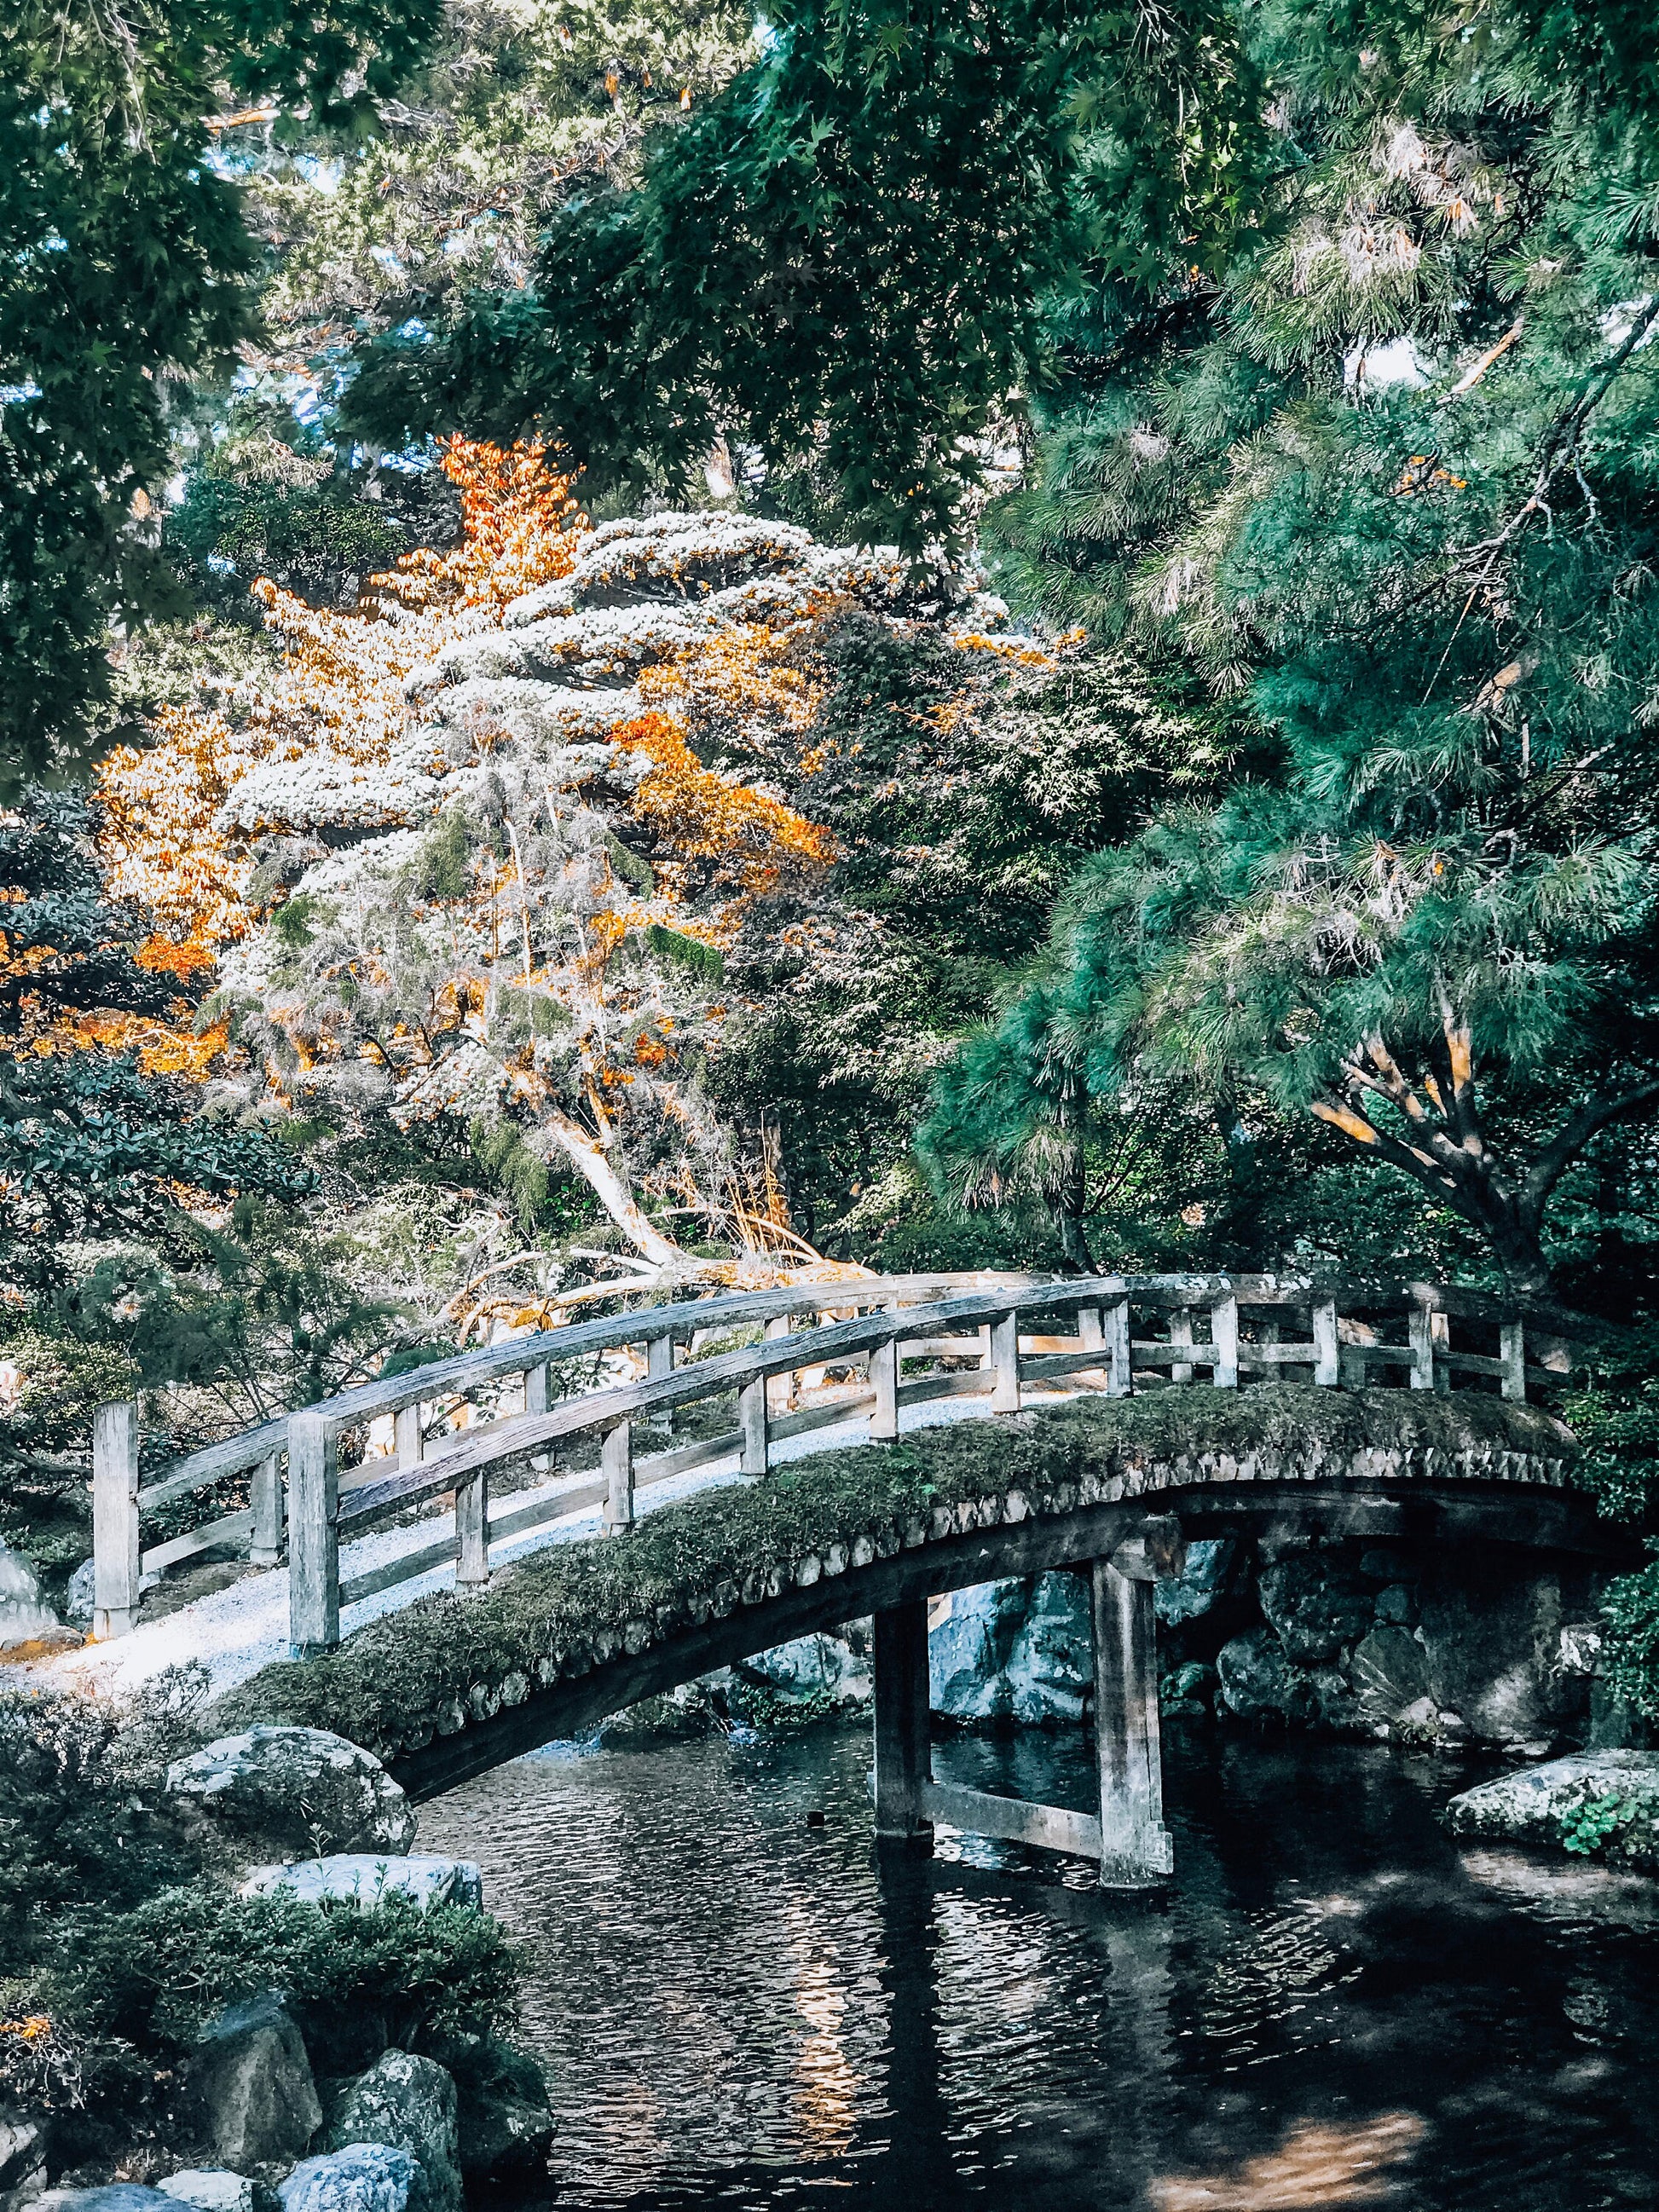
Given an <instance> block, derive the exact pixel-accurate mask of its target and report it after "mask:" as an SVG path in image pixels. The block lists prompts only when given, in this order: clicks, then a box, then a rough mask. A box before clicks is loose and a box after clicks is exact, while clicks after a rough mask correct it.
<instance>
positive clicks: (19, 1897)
mask: <svg viewBox="0 0 1659 2212" xmlns="http://www.w3.org/2000/svg"><path fill="white" fill-rule="evenodd" d="M204 1680H205V1677H204V1674H203V1673H202V1670H200V1669H196V1670H193V1671H192V1670H185V1671H184V1672H182V1673H179V1674H174V1675H173V1676H170V1677H163V1678H161V1680H159V1681H158V1682H156V1683H155V1684H152V1685H151V1686H149V1689H148V1690H147V1691H146V1692H145V1693H144V1694H143V1697H142V1699H138V1700H136V1701H133V1702H131V1703H128V1704H126V1705H118V1704H115V1703H113V1702H112V1701H110V1700H107V1699H92V1698H87V1697H81V1696H73V1695H71V1696H68V1697H64V1696H52V1695H42V1694H40V1693H38V1692H30V1693H27V1694H21V1695H19V1694H15V1693H8V1694H6V1695H4V1696H3V1697H0V1844H3V1850H0V1959H3V1960H4V1976H5V1978H3V1979H0V2019H3V2020H6V2021H21V2020H24V2019H27V2018H30V2017H33V2018H37V2019H40V2020H41V2021H45V2023H46V2027H45V2030H44V2032H37V2033H34V2034H32V2035H30V2036H23V2035H20V2034H17V2033H6V2034H0V2094H9V2095H11V2096H14V2097H17V2098H19V2099H21V2100H24V2101H25V2102H26V2103H27V2104H28V2106H30V2108H31V2109H33V2110H40V2109H45V2110H47V2111H51V2112H57V2113H58V2114H60V2115H63V2116H65V2118H67V2119H68V2121H69V2123H70V2124H69V2125H68V2127H67V2130H66V2132H65V2133H64V2135H63V2136H60V2152H61V2153H62V2154H70V2156H71V2162H72V2154H73V2147H74V2146H75V2145H76V2143H77V2142H79V2143H81V2144H82V2147H83V2148H86V2147H90V2145H91V2144H92V2143H93V2142H96V2141H98V2140H99V2137H98V2136H97V2134H96V2131H97V2130H100V2129H105V2128H107V2127H109V2126H111V2125H113V2127H114V2128H115V2130H117V2134H118V2137H119V2138H120V2139H124V2140H125V2141H126V2142H130V2141H131V2137H132V2136H133V2134H134V2132H135V2131H136V2130H140V2129H143V2128H149V2129H153V2128H155V2127H156V2126H158V2125H160V2124H162V2123H163V2121H164V2118H165V2112H164V2109H163V2108H164V2106H165V2102H166V2096H167V2089H168V2087H169V2083H170V2078H171V2069H173V2066H174V2065H175V2064H176V2062H177V2057H178V2054H179V2051H180V2050H182V2049H184V2048H186V2047H187V2046H188V2045H189V2044H190V2043H191V2041H192V2040H193V2039H194V2037H195V2035H196V2034H197V2032H198V2031H199V2029H200V2027H201V2026H202V2025H203V2023H204V2021H206V2020H207V2019H208V2018H209V2017H210V2015H212V2014H213V2013H214V2012H215V2011H216V2010H217V2009H218V2008H219V2007H220V2006H221V2005H222V2004H225V2003H227V2002H231V2001H232V2000H234V1999H235V1998H237V1997H239V1996H250V1995H252V1994H253V1993H255V1992H257V1991H258V1990H269V1989H281V1990H285V1991H286V1992H288V1993H289V1996H290V1998H291V2000H292V2002H293V2003H294V2005H295V2011H296V2014H297V2016H298V2017H299V2019H300V2021H301V2026H302V2027H304V2028H305V2030H306V2032H307V2034H308V2035H314V2036H315V2037H316V2038H317V2039H318V2040H319V2043H324V2044H325V2043H327V2042H328V2040H329V2039H331V2037H335V2036H337V2034H338V2033H339V2031H340V2028H341V2027H342V2024H343V2023H349V2024H350V2027H351V2031H352V2033H355V2034H356V2035H357V2036H358V2037H359V2038H360V2039H362V2040H363V2041H365V2042H367V2043H368V2045H370V2046H371V2047H374V2046H375V2045H377V2044H378V2043H384V2042H386V2041H390V2042H392V2043H395V2044H397V2045H399V2046H400V2047H402V2048H404V2049H412V2050H424V2049H429V2048H431V2047H433V2046H434V2045H442V2044H445V2043H446V2042H447V2041H448V2040H449V2039H452V2038H454V2037H458V2036H465V2035H471V2034H478V2033H489V2032H490V2031H492V2030H493V2029H498V2028H500V2027H504V2026H505V2025H506V2024H507V2022H508V2021H510V2020H511V2019H512V2017H513V2010H514V1998H515V1990H516V1978H517V1966H516V1961H515V1958H514V1954H513V1950H512V1948H511V1947H510V1945H509V1944H508V1943H507V1939H506V1937H505V1936H504V1934H503V1932H502V1930H501V1926H500V1924H499V1923H497V1922H495V1921H494V1920H492V1919H490V1918H489V1917H487V1916H486V1915H484V1914H483V1913H480V1912H477V1911H464V1910H462V1909H461V1908H459V1907H456V1906H441V1907H439V1908H437V1909H436V1910H435V1911H430V1912H428V1913H424V1914H423V1913H422V1912H421V1911H419V1910H418V1909H417V1907H416V1905H413V1904H412V1903H411V1902H410V1900H409V1899H405V1898H401V1897H396V1896H394V1897H389V1898H387V1899H384V1900H383V1901H382V1902H381V1903H380V1905H377V1906H376V1907H375V1908H374V1910H373V1911H368V1912H359V1911H357V1910H356V1907H355V1906H348V1905H340V1906H333V1905H330V1906H318V1905H308V1904H302V1903H301V1902H300V1900H298V1899H295V1898H293V1897H291V1896H284V1895H276V1896H273V1897H262V1898H241V1897H238V1896H236V1895H235V1894H234V1893H233V1892H232V1891H231V1890H230V1889H229V1888H228V1887H227V1886H226V1883H227V1881H228V1878H229V1876H230V1875H231V1874H232V1873H233V1871H234V1869H232V1867H231V1866H229V1865H228V1864H220V1863H218V1860H217V1858H216V1857H212V1856H211V1855H212V1854H214V1853H216V1852H217V1851H219V1850H221V1848H222V1846H221V1844H219V1843H218V1841H217V1839H216V1838H214V1837H213V1836H212V1835H211V1834H210V1832H209V1831H208V1830H207V1829H206V1828H204V1824H203V1823H202V1822H201V1821H200V1820H199V1818H197V1817H196V1816H194V1815H193V1814H191V1811H190V1808H188V1807H181V1805H180V1803H179V1801H178V1800H176V1799H173V1798H172V1797H169V1796H167V1792H166V1789H165V1778H166V1769H167V1764H168V1762H169V1761H170V1760H171V1759H175V1758H178V1757H179V1756H181V1755H182V1754H184V1753H186V1752H188V1751H190V1750H191V1749H193V1748H195V1747H196V1746H197V1743H198V1742H199V1741H200V1740H201V1730H200V1708H201V1699H202V1691H203V1687H204ZM204 1853H206V1854H209V1855H210V1856H209V1857H204ZM88 2129H90V2130H94V2133H93V2134H92V2135H91V2136H88V2133H87V2130H88Z"/></svg>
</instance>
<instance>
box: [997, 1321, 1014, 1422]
mask: <svg viewBox="0 0 1659 2212" xmlns="http://www.w3.org/2000/svg"><path fill="white" fill-rule="evenodd" d="M991 1370H992V1373H993V1375H994V1377H995V1381H994V1383H993V1385H992V1389H991V1411H992V1412H993V1413H1018V1411H1019V1316H1018V1314H1017V1313H1010V1314H999V1315H998V1316H997V1318H996V1319H995V1320H994V1322H992V1323H991Z"/></svg>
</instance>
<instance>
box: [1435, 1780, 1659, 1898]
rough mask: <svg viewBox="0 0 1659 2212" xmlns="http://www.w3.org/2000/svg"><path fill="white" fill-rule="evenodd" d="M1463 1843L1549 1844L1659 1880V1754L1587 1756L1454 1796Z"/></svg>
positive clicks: (1452, 1821)
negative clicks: (1471, 1839)
mask: <svg viewBox="0 0 1659 2212" xmlns="http://www.w3.org/2000/svg"><path fill="white" fill-rule="evenodd" d="M1443 1817H1444V1819H1445V1823H1446V1826H1448V1827H1449V1829H1450V1830H1451V1832H1452V1833H1453V1835H1455V1836H1486V1837H1504V1838H1508V1839H1509V1840H1510V1841H1511V1842H1514V1843H1522V1844H1549V1845H1553V1846H1555V1847H1557V1848H1560V1847H1562V1846H1565V1848H1566V1849H1568V1850H1574V1851H1577V1852H1582V1853H1583V1854H1584V1855H1585V1856H1586V1857H1599V1858H1602V1859H1606V1860H1607V1861H1609V1862H1611V1863H1614V1864H1620V1865H1625V1866H1630V1867H1637V1868H1641V1869H1644V1870H1645V1871H1647V1872H1649V1873H1659V1751H1585V1752H1579V1753H1575V1754H1574V1755H1573V1756H1572V1757H1571V1758H1568V1759H1550V1760H1549V1761H1548V1762H1547V1764H1546V1765H1542V1766H1528V1767H1522V1768H1521V1769H1520V1770H1519V1771H1516V1772H1515V1773H1511V1774H1500V1775H1498V1776H1497V1777H1496V1778H1495V1779H1493V1780H1492V1781H1491V1782H1482V1783H1480V1784H1478V1785H1477V1787H1476V1788H1474V1789H1473V1790H1465V1791H1464V1792H1463V1794H1462V1796H1461V1797H1454V1798H1453V1799H1452V1801H1451V1802H1450V1804H1449V1805H1448V1806H1447V1808H1446V1810H1445V1814H1444V1816H1443Z"/></svg>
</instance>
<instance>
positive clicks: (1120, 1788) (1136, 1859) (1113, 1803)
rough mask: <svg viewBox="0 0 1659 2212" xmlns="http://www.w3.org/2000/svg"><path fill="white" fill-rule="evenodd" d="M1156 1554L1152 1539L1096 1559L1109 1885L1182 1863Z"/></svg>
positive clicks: (1136, 1885) (1104, 1859)
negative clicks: (1162, 1685)
mask: <svg viewBox="0 0 1659 2212" xmlns="http://www.w3.org/2000/svg"><path fill="white" fill-rule="evenodd" d="M1177 1541H1178V1539H1177ZM1154 1552H1155V1547H1148V1546H1146V1545H1141V1546H1140V1547H1139V1549H1136V1548H1134V1547H1131V1546H1129V1545H1124V1546H1122V1547H1120V1549H1119V1550H1118V1551H1117V1552H1116V1553H1114V1555H1113V1558H1112V1559H1097V1560H1096V1561H1095V1562H1094V1564H1093V1566H1092V1569H1091V1582H1092V1584H1093V1596H1094V1606H1093V1612H1094V1632H1095V1741H1096V1746H1097V1752H1098V1755H1099V1759H1100V1879H1101V1882H1102V1884H1103V1887H1106V1888H1108V1889H1146V1888H1150V1887H1152V1886H1153V1885H1154V1884H1155V1883H1157V1882H1158V1881H1162V1880H1163V1878H1164V1875H1168V1874H1170V1873H1172V1872H1173V1871H1174V1868H1175V1851H1174V1847H1173V1844H1172V1842H1171V1839H1170V1832H1169V1830H1168V1829H1167V1828H1166V1827H1165V1826H1164V1765H1163V1759H1162V1754H1161V1751H1160V1747H1159V1742H1158V1644H1157V1620H1156V1616H1155V1614H1154V1613H1153V1610H1152V1584H1153V1581H1154V1579H1155V1578H1156V1577H1157V1575H1158V1572H1159V1571H1164V1572H1167V1571H1168V1568H1167V1565H1161V1563H1160V1562H1159V1561H1158V1559H1157V1558H1156V1557H1155V1556H1154Z"/></svg>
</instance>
